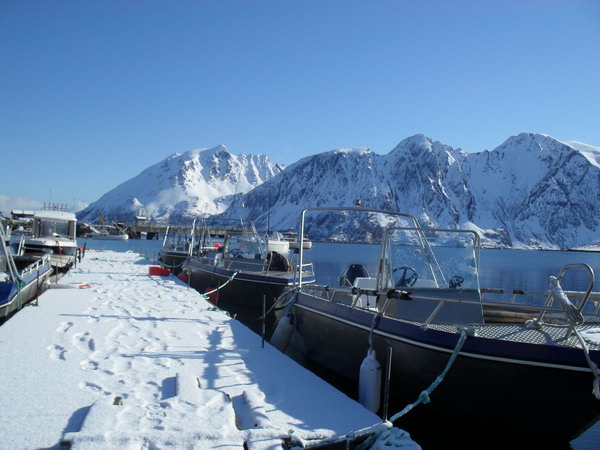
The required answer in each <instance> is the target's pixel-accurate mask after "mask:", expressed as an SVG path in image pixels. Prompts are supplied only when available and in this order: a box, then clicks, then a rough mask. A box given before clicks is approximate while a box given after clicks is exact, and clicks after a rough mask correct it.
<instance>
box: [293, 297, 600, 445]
mask: <svg viewBox="0 0 600 450" xmlns="http://www.w3.org/2000/svg"><path fill="white" fill-rule="evenodd" d="M292 314H293V319H294V320H293V322H294V332H293V334H292V337H291V339H290V341H289V343H288V345H287V347H286V353H288V354H289V355H290V356H293V357H294V358H295V359H297V360H298V361H299V362H301V363H305V364H309V365H314V364H316V365H318V366H320V367H324V368H326V369H327V370H328V371H332V372H334V373H336V374H337V375H338V376H341V377H344V378H345V379H348V380H351V381H352V382H357V381H358V376H359V369H360V364H361V362H362V360H363V359H364V357H365V356H366V354H367V350H368V347H369V344H368V339H369V330H370V327H371V324H372V319H373V315H374V314H373V313H371V312H368V311H365V310H359V309H356V308H350V307H349V306H348V305H344V304H339V303H335V302H330V301H325V300H322V299H320V298H318V297H315V296H312V295H308V294H305V293H300V294H299V295H298V297H297V300H296V303H295V304H294V307H293V309H292ZM458 337H459V335H458V334H457V333H450V332H444V331H439V330H438V331H436V330H433V329H427V330H423V329H422V328H421V327H420V326H419V325H418V324H411V323H407V322H402V321H397V320H393V319H389V318H385V317H382V318H381V319H380V320H379V322H378V323H377V326H376V327H375V332H374V334H373V346H374V349H375V351H376V354H377V358H378V360H379V361H380V363H381V365H382V367H383V366H385V359H386V354H387V349H388V347H391V348H392V352H393V353H392V354H393V356H392V368H391V370H392V372H391V373H392V377H391V384H390V398H391V401H392V403H393V404H394V405H395V406H396V407H403V406H405V405H407V404H409V403H412V402H414V401H415V400H416V399H417V398H418V397H419V394H420V393H421V392H422V391H423V390H424V389H425V388H427V387H428V386H429V385H430V384H431V383H432V382H433V381H434V380H435V379H436V377H438V375H440V373H441V372H442V370H443V369H444V367H445V365H446V363H447V361H448V359H449V357H450V355H451V352H452V350H453V349H454V346H455V345H456V342H457V341H458ZM598 353H599V352H598V351H594V352H593V355H592V357H593V358H594V360H595V361H596V363H599V364H600V355H599V354H598ZM592 381H593V376H592V374H591V372H590V370H589V367H588V366H587V364H586V361H585V357H584V354H583V351H582V350H581V349H576V348H566V347H556V346H549V345H548V346H540V345H537V344H524V343H518V342H506V341H502V340H493V339H485V338H481V337H475V336H469V337H468V338H467V340H466V342H465V344H464V346H463V349H462V351H461V354H460V355H459V357H458V358H457V360H456V362H455V363H454V365H453V366H452V368H451V369H450V371H449V372H448V374H447V376H446V378H445V380H444V381H443V382H442V383H441V384H440V385H439V387H438V388H437V389H436V390H435V391H434V392H433V394H432V395H431V403H429V404H426V405H419V406H418V408H417V409H415V410H413V412H411V413H410V414H415V413H417V414H418V411H419V410H421V411H424V412H428V411H429V412H433V413H435V414H436V415H442V416H448V417H452V418H454V419H458V420H461V421H465V422H472V423H478V424H482V425H485V426H488V427H492V428H494V429H498V430H505V431H504V432H513V433H522V434H527V435H538V436H543V437H545V438H547V437H552V438H556V439H557V440H559V441H561V442H567V441H569V440H571V439H573V438H575V437H576V436H578V435H579V434H580V433H582V432H583V431H585V430H586V429H587V428H588V427H589V426H591V425H592V424H594V423H595V422H596V421H598V420H599V419H600V400H597V399H596V398H595V397H594V396H593V394H592ZM395 412H396V411H391V413H395ZM390 415H391V414H390ZM400 425H401V419H400Z"/></svg>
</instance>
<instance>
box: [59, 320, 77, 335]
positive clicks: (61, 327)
mask: <svg viewBox="0 0 600 450" xmlns="http://www.w3.org/2000/svg"><path fill="white" fill-rule="evenodd" d="M72 326H73V322H61V323H60V325H59V326H58V328H57V329H56V331H57V332H58V333H66V332H67V331H69V329H71V327H72Z"/></svg>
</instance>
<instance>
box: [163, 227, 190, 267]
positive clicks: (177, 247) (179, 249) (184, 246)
mask: <svg viewBox="0 0 600 450" xmlns="http://www.w3.org/2000/svg"><path fill="white" fill-rule="evenodd" d="M170 228H171V227H170V226H168V227H167V231H166V233H165V237H164V239H163V245H162V249H161V251H160V253H159V255H158V260H159V261H160V263H161V265H162V266H163V267H166V268H167V269H169V270H171V272H173V273H174V274H175V275H179V273H181V270H182V267H183V263H184V262H185V260H186V259H187V258H188V257H189V256H190V255H191V254H192V249H193V247H194V239H195V233H196V220H195V219H194V221H193V222H192V226H191V228H190V232H189V233H169V230H170Z"/></svg>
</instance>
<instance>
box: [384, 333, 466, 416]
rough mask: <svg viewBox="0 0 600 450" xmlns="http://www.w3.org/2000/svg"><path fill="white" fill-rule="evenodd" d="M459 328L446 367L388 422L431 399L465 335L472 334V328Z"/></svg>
mask: <svg viewBox="0 0 600 450" xmlns="http://www.w3.org/2000/svg"><path fill="white" fill-rule="evenodd" d="M459 330H460V337H459V338H458V342H457V343H456V346H455V347H454V351H453V352H452V355H451V356H450V359H448V362H447V363H446V367H444V370H442V373H440V374H439V375H438V377H437V378H436V379H435V380H434V381H433V383H431V385H429V387H428V388H427V389H425V390H424V391H422V392H421V393H420V394H419V398H418V399H417V400H416V401H414V402H413V403H411V404H409V405H406V406H405V407H404V409H403V410H402V411H400V412H398V413H396V414H395V415H393V416H392V417H391V418H390V422H394V421H395V420H397V419H399V418H400V417H402V416H403V415H405V414H406V413H407V412H409V411H410V410H411V409H413V408H414V407H415V406H417V405H418V404H420V403H423V404H427V403H429V402H430V401H431V399H430V398H429V395H430V394H431V393H432V392H433V391H434V390H435V388H437V387H438V386H439V384H440V383H441V382H442V381H444V377H445V376H446V374H447V373H448V371H449V370H450V367H452V365H453V364H454V361H455V360H456V357H457V356H458V354H459V353H460V350H461V348H462V346H463V344H464V343H465V341H466V340H467V336H468V335H469V334H473V329H472V328H460V329H459Z"/></svg>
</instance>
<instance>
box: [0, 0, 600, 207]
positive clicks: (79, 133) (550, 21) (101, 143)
mask: <svg viewBox="0 0 600 450" xmlns="http://www.w3.org/2000/svg"><path fill="white" fill-rule="evenodd" d="M599 74H600V2H598V1H594V0H590V1H578V0H561V1H552V0H544V1H542V0H540V1H527V0H520V1H510V0H509V1H497V2H488V1H460V0H459V1H401V0H396V1H381V0H372V1H351V0H346V1H334V0H320V1H311V0H302V1H300V0H298V1H286V0H264V1H262V0H256V1H249V0H246V1H234V0H231V1H226V0H223V1H203V0H190V1H177V0H174V1H152V0H145V1H134V0H118V1H110V0H102V1H101V0H86V1H80V0H74V1H64V0H53V1H47V0H28V1H22V0H0V148H1V149H2V166H3V168H4V170H3V171H2V179H1V180H2V181H1V182H0V210H4V211H5V212H6V208H7V207H9V206H10V207H13V206H17V204H18V206H29V205H33V204H34V203H35V202H44V201H49V200H52V201H53V202H63V203H68V204H73V203H77V202H92V201H94V200H97V199H98V198H99V197H100V196H101V195H102V194H104V193H105V192H107V191H108V190H110V189H112V188H113V187H115V186H116V185H118V184H120V183H122V182H124V181H126V180H127V179H129V178H131V177H133V176H135V175H137V174H138V173H139V172H140V171H142V170H143V169H144V168H146V167H148V166H149V165H151V164H154V163H156V162H158V161H160V160H162V159H164V158H165V157H167V156H168V155H170V154H172V153H175V152H179V153H181V152H185V151H187V150H191V149H193V148H199V147H212V146H215V145H218V144H225V145H226V146H227V147H228V148H229V150H230V151H231V152H233V153H266V154H268V155H269V156H270V157H271V158H272V159H273V160H274V161H276V162H283V163H286V164H290V163H292V162H294V161H296V160H298V159H299V158H300V157H303V156H306V155H309V154H314V153H319V152H323V151H327V150H331V149H334V148H338V147H358V146H367V147H370V148H371V149H373V150H374V151H376V152H378V153H387V152H388V151H390V150H391V149H392V148H393V147H394V146H395V145H396V144H397V143H398V142H400V141H401V140H402V139H404V138H405V137H408V136H411V135H413V134H417V133H424V134H426V135H427V136H429V137H431V138H433V139H435V140H439V141H441V142H443V143H445V144H448V145H451V146H453V147H461V148H463V149H464V150H466V151H469V152H474V151H481V150H484V149H493V148H494V147H496V146H498V145H500V144H501V143H502V142H503V141H504V140H505V139H506V138H507V137H509V136H511V135H514V134H517V133H520V132H524V131H527V132H539V133H547V134H550V135H552V136H554V137H556V138H559V139H562V140H578V141H582V142H586V143H588V144H591V145H600V125H599V124H600V114H599V105H600V75H599ZM16 199H21V200H19V201H17V200H16ZM28 201H32V202H34V203H27V202H28ZM3 208H4V209H3Z"/></svg>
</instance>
